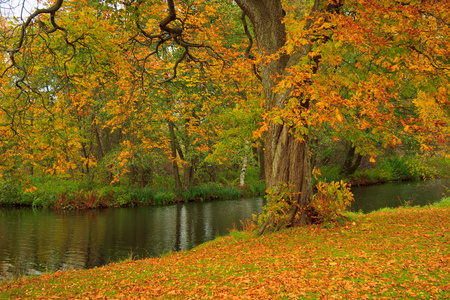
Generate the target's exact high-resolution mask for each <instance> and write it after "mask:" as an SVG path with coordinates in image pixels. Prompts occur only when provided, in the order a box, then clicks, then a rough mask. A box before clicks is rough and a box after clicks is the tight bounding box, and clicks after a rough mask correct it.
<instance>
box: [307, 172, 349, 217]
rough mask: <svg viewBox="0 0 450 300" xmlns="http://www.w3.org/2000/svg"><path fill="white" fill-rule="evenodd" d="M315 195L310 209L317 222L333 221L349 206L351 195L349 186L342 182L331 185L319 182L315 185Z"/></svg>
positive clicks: (333, 182)
mask: <svg viewBox="0 0 450 300" xmlns="http://www.w3.org/2000/svg"><path fill="white" fill-rule="evenodd" d="M316 188H317V193H316V194H315V195H314V196H313V198H312V200H311V204H310V205H311V207H312V208H313V209H314V212H315V213H316V214H317V215H316V216H313V217H315V218H317V219H318V220H319V221H324V222H329V221H335V220H336V219H337V217H338V216H341V212H343V211H345V210H346V209H347V207H349V206H350V204H351V202H352V201H353V200H354V199H353V194H352V193H351V192H350V186H348V185H347V184H346V183H344V181H342V180H341V181H340V182H335V181H332V182H331V183H326V182H325V183H324V182H319V183H318V184H317V185H316Z"/></svg>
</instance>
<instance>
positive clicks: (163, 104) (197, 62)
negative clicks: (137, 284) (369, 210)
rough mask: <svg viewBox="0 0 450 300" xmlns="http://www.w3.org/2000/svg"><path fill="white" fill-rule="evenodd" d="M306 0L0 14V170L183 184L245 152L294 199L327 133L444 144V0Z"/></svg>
mask: <svg viewBox="0 0 450 300" xmlns="http://www.w3.org/2000/svg"><path fill="white" fill-rule="evenodd" d="M269 2H270V1H269ZM269 2H267V3H269ZM313 2H314V3H310V2H309V1H306V2H298V1H271V2H270V3H271V4H273V5H274V6H273V7H274V8H276V10H273V11H272V12H270V13H269V15H268V16H270V17H271V18H270V22H273V24H274V26H269V19H267V22H260V21H259V19H258V18H263V17H264V16H267V15H265V11H264V7H263V6H257V5H256V6H255V5H252V3H253V2H251V1H250V2H248V1H236V3H234V2H230V1H203V0H199V1H191V2H184V1H153V2H145V1H128V2H120V3H118V2H116V1H103V2H98V1H89V0H84V1H62V2H61V1H48V2H45V1H44V2H43V3H42V5H44V6H46V7H50V6H51V5H57V4H62V5H61V6H60V7H59V6H58V7H56V8H55V9H56V10H55V11H53V12H52V13H47V12H42V13H40V14H38V15H36V16H35V17H34V18H33V19H32V20H31V19H30V20H29V22H28V21H27V20H20V19H15V20H5V19H3V18H2V19H1V20H0V26H1V27H2V34H1V36H0V49H1V50H2V56H1V57H0V59H1V60H2V64H1V66H0V83H1V85H0V99H1V107H0V149H1V151H0V176H2V177H3V179H2V180H9V179H10V178H17V177H26V176H28V175H42V174H51V175H56V176H61V177H65V178H71V179H73V180H77V179H78V180H80V179H88V180H97V181H101V182H104V183H108V184H131V185H139V186H141V187H143V186H147V185H164V184H167V185H168V186H170V187H171V188H174V189H176V190H182V189H186V188H188V187H189V186H192V185H195V184H198V183H201V182H206V181H219V180H220V179H219V178H217V174H218V173H219V171H222V172H226V171H227V170H228V169H230V168H232V167H233V168H236V165H237V166H240V165H241V164H242V165H243V164H244V163H243V162H244V161H245V162H247V159H248V158H249V157H250V158H252V157H254V160H256V159H258V161H259V162H261V161H262V160H263V159H264V160H265V161H266V162H267V163H266V166H265V167H264V166H263V165H262V163H260V165H261V168H262V169H264V170H265V173H266V174H265V175H266V176H265V180H266V182H267V184H268V187H269V188H270V189H275V190H276V188H277V187H278V185H279V184H280V183H286V184H288V185H291V186H292V188H293V189H294V194H295V197H294V198H295V199H292V201H290V202H292V203H291V204H292V205H293V206H292V207H294V208H295V207H298V208H299V209H300V211H305V209H306V207H307V206H308V205H309V202H310V201H311V199H312V180H311V179H312V177H311V171H312V170H311V165H310V154H311V153H310V143H312V142H314V141H317V140H320V139H323V138H324V136H326V137H331V138H332V139H333V140H334V141H338V140H346V141H348V143H349V144H350V145H351V146H352V147H354V148H355V153H357V154H361V155H364V156H366V155H367V156H370V160H371V161H372V162H373V161H375V159H376V157H377V156H379V155H380V154H382V153H383V151H385V149H396V148H401V147H404V148H406V147H407V148H408V150H409V148H413V149H414V150H415V151H417V152H418V153H421V154H424V153H431V152H433V151H441V152H442V151H443V152H446V151H447V146H448V141H449V136H450V131H449V129H448V128H449V126H448V123H449V121H450V120H449V118H450V117H449V109H448V107H449V98H450V97H449V93H450V82H449V79H450V76H449V75H450V74H449V67H448V63H449V62H448V56H449V49H450V47H449V46H450V44H449V43H450V41H449V36H450V34H449V33H450V32H449V25H448V24H449V23H450V21H449V18H450V16H449V13H448V12H449V11H450V7H449V3H448V1H444V0H442V1H421V0H408V1H394V0H382V1H372V0H369V1H362V0H361V1H359V0H349V1H322V0H316V1H313ZM52 7H54V6H52ZM243 11H244V12H245V14H246V16H243V15H242V12H243ZM274 14H279V16H278V15H274ZM249 20H250V21H251V22H248V21H249ZM250 23H251V24H250ZM244 24H245V26H244ZM275 25H276V26H275ZM252 26H253V28H252ZM273 28H277V30H279V33H280V34H278V33H274V34H272V33H270V30H272V29H273ZM272 38H273V39H274V40H273V41H271V40H270V39H272ZM254 149H258V155H252V152H255V153H256V152H257V151H251V150H254ZM263 151H265V152H264V153H263ZM262 173H263V172H261V174H262ZM163 176H170V177H171V180H170V182H169V181H168V180H165V179H166V178H164V180H161V178H162V177H163ZM261 177H264V175H263V174H262V175H261ZM28 188H29V189H30V191H31V190H32V189H33V187H28ZM292 207H291V208H292ZM289 211H291V210H289ZM294 215H295V214H292V218H294ZM302 220H303V223H306V220H305V218H304V217H303V218H302ZM287 223H292V222H291V220H288V221H287Z"/></svg>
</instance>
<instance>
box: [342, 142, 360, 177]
mask: <svg viewBox="0 0 450 300" xmlns="http://www.w3.org/2000/svg"><path fill="white" fill-rule="evenodd" d="M355 152H356V147H355V146H353V145H350V148H349V149H348V152H347V155H346V157H345V160H344V164H343V165H342V171H341V174H342V175H345V176H348V175H351V174H353V173H355V171H356V170H357V169H358V167H359V165H360V164H361V160H362V155H361V154H360V153H358V154H356V160H355V162H353V160H354V157H355Z"/></svg>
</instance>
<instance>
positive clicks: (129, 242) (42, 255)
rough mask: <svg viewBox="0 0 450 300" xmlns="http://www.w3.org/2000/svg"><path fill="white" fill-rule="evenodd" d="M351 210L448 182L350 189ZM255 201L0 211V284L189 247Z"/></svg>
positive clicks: (422, 194) (249, 210)
mask: <svg viewBox="0 0 450 300" xmlns="http://www.w3.org/2000/svg"><path fill="white" fill-rule="evenodd" d="M352 191H353V193H354V194H355V199H356V200H355V202H354V203H353V204H352V207H351V210H353V211H359V210H361V211H363V212H369V211H372V210H375V209H379V208H382V207H396V206H399V205H401V204H404V203H405V202H406V201H411V202H412V205H425V204H427V203H430V202H434V201H437V200H440V199H441V198H442V197H443V194H445V195H447V196H450V179H447V180H434V181H424V182H414V183H411V182H401V183H390V184H384V185H377V186H369V187H356V188H353V189H352ZM264 204H265V200H264V199H263V198H252V199H239V200H222V201H214V202H198V203H185V204H177V205H168V206H162V207H153V206H152V207H130V208H114V209H104V210H89V211H80V212H54V211H52V210H44V209H39V210H33V209H31V208H29V209H11V208H3V209H0V280H8V279H12V278H14V277H18V276H29V275H39V274H42V273H44V272H54V271H57V270H70V269H84V268H93V267H96V266H101V265H104V264H107V263H109V262H114V261H120V260H124V259H127V258H130V257H132V258H145V257H154V256H159V255H162V254H165V253H168V252H171V251H181V250H188V249H191V248H193V247H195V246H197V245H199V244H201V243H204V242H207V241H210V240H213V239H214V238H216V237H218V236H221V235H225V234H227V233H228V230H229V229H232V228H233V223H234V224H236V226H237V227H239V226H240V220H244V219H246V218H251V215H252V214H258V213H259V212H261V211H262V207H263V205H264Z"/></svg>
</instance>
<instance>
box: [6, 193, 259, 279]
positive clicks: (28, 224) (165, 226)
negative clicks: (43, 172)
mask: <svg viewBox="0 0 450 300" xmlns="http://www.w3.org/2000/svg"><path fill="white" fill-rule="evenodd" d="M264 203H265V202H264V199H263V198H253V199H242V200H223V201H215V202H204V203H186V204H177V205H168V206H162V207H130V208H110V209H104V210H89V211H81V212H54V211H52V210H43V209H39V210H33V209H23V208H22V209H5V208H3V209H0V280H6V279H11V278H13V277H14V276H27V275H35V274H36V275H37V274H41V273H43V272H53V271H56V270H70V269H85V268H93V267H95V266H100V265H104V264H107V263H109V262H114V261H118V260H123V259H126V258H128V257H130V255H132V256H133V257H134V258H144V257H151V256H158V255H161V254H164V253H167V252H170V251H181V250H188V249H191V248H193V247H195V246H197V245H199V244H201V243H204V242H207V241H210V240H213V239H214V238H216V237H218V236H221V235H225V234H227V233H228V229H232V228H233V223H235V224H236V225H237V226H238V227H239V226H240V220H245V219H246V218H251V215H252V213H259V212H260V211H262V206H263V205H264Z"/></svg>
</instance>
